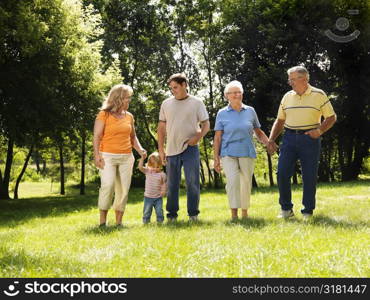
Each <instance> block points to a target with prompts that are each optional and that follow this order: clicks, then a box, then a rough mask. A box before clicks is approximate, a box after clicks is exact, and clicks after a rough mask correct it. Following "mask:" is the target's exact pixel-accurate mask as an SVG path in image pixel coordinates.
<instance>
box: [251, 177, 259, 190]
mask: <svg viewBox="0 0 370 300" xmlns="http://www.w3.org/2000/svg"><path fill="white" fill-rule="evenodd" d="M252 186H253V187H254V188H258V184H257V180H256V176H254V174H253V176H252Z"/></svg>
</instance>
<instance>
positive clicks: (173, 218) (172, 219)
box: [167, 217, 177, 223]
mask: <svg viewBox="0 0 370 300" xmlns="http://www.w3.org/2000/svg"><path fill="white" fill-rule="evenodd" d="M176 221H177V218H176V217H168V218H167V222H168V223H175V222H176Z"/></svg>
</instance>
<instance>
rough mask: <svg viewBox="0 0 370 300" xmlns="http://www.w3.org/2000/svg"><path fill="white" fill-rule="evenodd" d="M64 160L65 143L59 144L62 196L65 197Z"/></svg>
mask: <svg viewBox="0 0 370 300" xmlns="http://www.w3.org/2000/svg"><path fill="white" fill-rule="evenodd" d="M63 160H64V158H63V142H61V143H60V144H59V165H60V194H61V195H65V188H64V161H63Z"/></svg>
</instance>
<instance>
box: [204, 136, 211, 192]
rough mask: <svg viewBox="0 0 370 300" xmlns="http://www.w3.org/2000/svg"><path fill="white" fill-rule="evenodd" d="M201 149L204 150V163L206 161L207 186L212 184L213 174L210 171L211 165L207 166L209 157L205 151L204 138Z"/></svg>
mask: <svg viewBox="0 0 370 300" xmlns="http://www.w3.org/2000/svg"><path fill="white" fill-rule="evenodd" d="M202 143H203V150H204V159H205V163H206V167H207V172H208V186H212V182H213V174H212V171H211V167H210V166H209V159H208V153H207V145H206V141H205V139H204V138H203V142H202Z"/></svg>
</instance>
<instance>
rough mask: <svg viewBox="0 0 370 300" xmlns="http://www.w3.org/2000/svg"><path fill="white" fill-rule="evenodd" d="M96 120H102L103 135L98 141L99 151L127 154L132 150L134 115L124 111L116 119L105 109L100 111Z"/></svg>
mask: <svg viewBox="0 0 370 300" xmlns="http://www.w3.org/2000/svg"><path fill="white" fill-rule="evenodd" d="M96 119H97V120H101V121H102V122H104V124H105V126H104V132H103V137H102V139H101V141H100V148H99V150H100V151H101V152H108V153H115V154H127V153H131V152H132V144H131V132H132V126H133V123H134V117H133V116H132V114H130V113H129V112H126V114H125V116H124V117H123V118H122V119H117V118H116V117H114V116H113V115H112V114H110V113H109V112H106V111H103V110H102V111H100V112H99V113H98V115H97V116H96Z"/></svg>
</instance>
